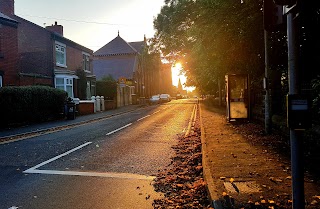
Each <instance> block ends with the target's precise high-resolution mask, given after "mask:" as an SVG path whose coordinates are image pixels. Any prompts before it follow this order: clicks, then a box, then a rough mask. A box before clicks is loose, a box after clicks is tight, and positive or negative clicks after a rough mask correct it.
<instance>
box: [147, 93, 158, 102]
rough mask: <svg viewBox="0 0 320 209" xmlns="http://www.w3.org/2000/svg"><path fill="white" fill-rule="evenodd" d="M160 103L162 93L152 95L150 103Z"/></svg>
mask: <svg viewBox="0 0 320 209" xmlns="http://www.w3.org/2000/svg"><path fill="white" fill-rule="evenodd" d="M159 103H160V95H159V94H157V95H153V96H152V97H150V99H149V104H159Z"/></svg>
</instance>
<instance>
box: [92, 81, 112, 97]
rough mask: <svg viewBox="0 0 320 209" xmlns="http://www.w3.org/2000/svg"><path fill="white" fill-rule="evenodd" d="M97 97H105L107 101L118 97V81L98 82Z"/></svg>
mask: <svg viewBox="0 0 320 209" xmlns="http://www.w3.org/2000/svg"><path fill="white" fill-rule="evenodd" d="M96 86H97V95H98V96H104V98H105V99H106V100H108V99H109V100H113V99H115V98H116V95H117V82H116V81H97V83H96Z"/></svg>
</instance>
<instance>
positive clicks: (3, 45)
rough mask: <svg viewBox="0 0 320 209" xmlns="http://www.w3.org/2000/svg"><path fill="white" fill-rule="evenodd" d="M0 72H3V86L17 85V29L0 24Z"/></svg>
mask: <svg viewBox="0 0 320 209" xmlns="http://www.w3.org/2000/svg"><path fill="white" fill-rule="evenodd" d="M0 25H1V26H0V27H1V30H0V53H1V58H0V70H1V71H3V72H4V76H3V86H7V85H18V82H19V78H18V38H17V37H18V33H17V28H15V27H12V26H7V25H5V24H3V23H2V24H1V22H0Z"/></svg>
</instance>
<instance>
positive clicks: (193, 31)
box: [153, 0, 264, 92]
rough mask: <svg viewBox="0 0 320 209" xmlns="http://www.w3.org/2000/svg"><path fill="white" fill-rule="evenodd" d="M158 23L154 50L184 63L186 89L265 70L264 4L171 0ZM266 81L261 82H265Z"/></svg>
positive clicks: (205, 88) (254, 0)
mask: <svg viewBox="0 0 320 209" xmlns="http://www.w3.org/2000/svg"><path fill="white" fill-rule="evenodd" d="M165 3H166V5H165V6H164V7H163V8H162V10H161V12H160V14H159V15H158V16H157V17H156V18H155V19H154V27H155V29H156V34H155V37H154V39H153V42H154V44H153V45H154V46H156V47H158V48H159V50H160V51H161V52H162V53H163V54H164V55H165V57H166V58H167V59H168V60H170V61H172V62H181V63H182V65H183V66H184V70H185V73H186V75H187V77H188V80H187V85H189V86H190V85H195V86H196V87H198V88H199V89H200V90H201V91H202V92H208V91H210V90H212V89H213V88H214V86H217V82H218V81H219V80H223V77H224V75H225V74H227V73H250V74H251V76H252V77H253V78H256V77H261V75H262V74H263V71H264V58H263V54H264V47H263V44H264V42H263V24H262V9H261V8H262V0H259V1H257V0H246V1H244V3H241V1H233V0H201V1H193V0H167V1H165ZM260 79H261V78H260Z"/></svg>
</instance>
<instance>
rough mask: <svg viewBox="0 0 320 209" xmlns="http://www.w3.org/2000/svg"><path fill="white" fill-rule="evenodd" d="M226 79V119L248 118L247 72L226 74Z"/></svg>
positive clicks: (248, 93)
mask: <svg viewBox="0 0 320 209" xmlns="http://www.w3.org/2000/svg"><path fill="white" fill-rule="evenodd" d="M225 81H226V103H227V119H228V121H229V122H230V121H235V120H237V119H249V117H250V92H249V75H248V74H228V75H226V76H225Z"/></svg>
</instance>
